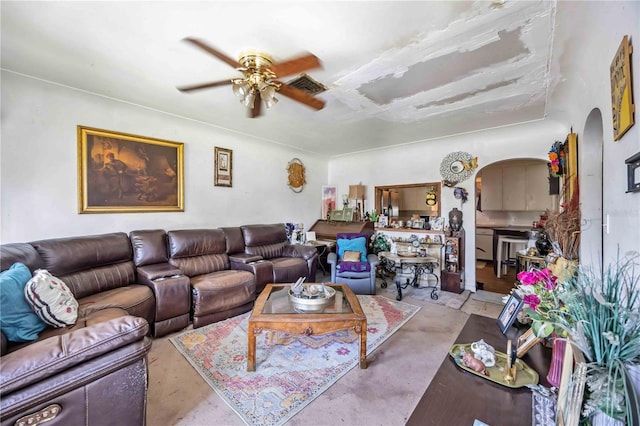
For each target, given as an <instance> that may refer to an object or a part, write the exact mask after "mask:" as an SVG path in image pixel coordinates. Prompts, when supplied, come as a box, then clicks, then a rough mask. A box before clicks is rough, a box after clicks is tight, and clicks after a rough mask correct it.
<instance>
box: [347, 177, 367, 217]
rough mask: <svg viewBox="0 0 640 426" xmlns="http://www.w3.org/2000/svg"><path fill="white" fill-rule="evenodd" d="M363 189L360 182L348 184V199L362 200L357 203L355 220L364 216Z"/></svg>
mask: <svg viewBox="0 0 640 426" xmlns="http://www.w3.org/2000/svg"><path fill="white" fill-rule="evenodd" d="M364 191H365V188H364V185H362V184H358V185H349V199H351V200H356V201H358V200H360V201H362V203H360V202H358V203H357V206H358V208H357V212H358V216H357V217H356V220H362V218H364Z"/></svg>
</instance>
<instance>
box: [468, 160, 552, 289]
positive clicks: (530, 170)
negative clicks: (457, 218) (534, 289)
mask: <svg viewBox="0 0 640 426" xmlns="http://www.w3.org/2000/svg"><path fill="white" fill-rule="evenodd" d="M547 164H548V161H546V160H542V159H539V158H538V159H536V158H521V159H509V160H503V161H498V162H495V163H491V164H489V165H487V166H484V167H483V168H481V169H479V170H478V172H477V174H476V185H475V194H476V196H475V202H476V209H475V229H476V234H475V254H476V256H475V257H476V268H475V279H476V288H477V289H478V290H480V289H482V290H486V291H490V292H494V293H502V294H509V293H510V292H511V290H512V289H513V283H514V281H515V274H516V267H515V264H514V263H513V261H514V260H515V258H516V256H515V251H516V250H519V249H520V250H522V249H526V248H527V247H528V246H529V245H533V241H534V240H535V236H534V231H533V229H532V228H533V227H534V223H536V222H538V221H539V220H540V216H541V215H543V214H544V213H545V212H546V210H547V209H549V210H553V209H555V208H556V206H557V202H558V196H557V195H550V187H549V171H548V167H547ZM496 235H510V236H513V237H514V238H527V239H529V241H527V244H526V246H527V247H522V246H519V245H509V250H510V253H509V255H508V259H510V260H511V262H509V263H508V265H507V266H506V267H505V268H503V271H506V273H501V274H499V275H500V276H499V277H498V274H497V268H498V267H500V266H501V265H500V266H499V265H498V259H497V250H496V238H495V236H496ZM503 258H505V256H503Z"/></svg>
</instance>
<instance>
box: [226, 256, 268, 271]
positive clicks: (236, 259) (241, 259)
mask: <svg viewBox="0 0 640 426" xmlns="http://www.w3.org/2000/svg"><path fill="white" fill-rule="evenodd" d="M259 260H263V257H262V256H259V255H257V254H247V253H234V254H230V255H229V262H231V264H239V263H243V264H247V263H251V262H258V261H259ZM231 269H239V268H233V267H232V268H231Z"/></svg>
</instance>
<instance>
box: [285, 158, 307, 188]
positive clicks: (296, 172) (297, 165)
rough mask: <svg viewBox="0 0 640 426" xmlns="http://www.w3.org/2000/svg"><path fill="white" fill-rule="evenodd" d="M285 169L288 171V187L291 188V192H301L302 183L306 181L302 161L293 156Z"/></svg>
mask: <svg viewBox="0 0 640 426" xmlns="http://www.w3.org/2000/svg"><path fill="white" fill-rule="evenodd" d="M287 171H288V172H289V180H288V185H289V188H291V190H292V191H293V192H301V191H302V188H303V187H304V184H305V183H307V181H306V179H305V176H304V171H305V170H304V165H303V164H302V161H300V159H298V158H294V159H293V160H291V161H289V164H288V165H287Z"/></svg>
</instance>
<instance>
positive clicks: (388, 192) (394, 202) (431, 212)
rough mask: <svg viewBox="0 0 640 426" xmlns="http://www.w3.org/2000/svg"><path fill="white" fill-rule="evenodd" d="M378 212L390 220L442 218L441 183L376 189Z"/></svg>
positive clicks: (385, 186) (388, 186)
mask: <svg viewBox="0 0 640 426" xmlns="http://www.w3.org/2000/svg"><path fill="white" fill-rule="evenodd" d="M375 208H376V211H377V212H379V213H381V214H385V215H388V216H389V218H392V219H397V220H402V221H406V220H409V219H411V216H412V215H414V214H417V215H419V216H421V217H425V218H426V217H427V216H428V217H434V216H435V217H438V216H440V182H425V183H411V184H404V185H384V186H376V187H375Z"/></svg>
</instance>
